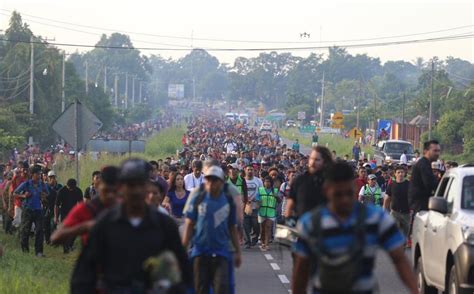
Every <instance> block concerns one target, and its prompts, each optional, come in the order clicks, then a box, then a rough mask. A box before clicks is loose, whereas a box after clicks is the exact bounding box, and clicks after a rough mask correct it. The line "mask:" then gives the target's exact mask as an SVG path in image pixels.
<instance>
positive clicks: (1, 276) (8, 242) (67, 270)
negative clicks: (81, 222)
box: [0, 231, 78, 294]
mask: <svg viewBox="0 0 474 294" xmlns="http://www.w3.org/2000/svg"><path fill="white" fill-rule="evenodd" d="M0 244H2V245H3V246H4V250H5V252H4V256H3V257H2V258H0V293H12V294H16V293H18V294H23V293H32V294H33V293H38V294H39V293H68V292H69V280H70V276H71V273H72V269H73V264H74V262H75V260H76V258H77V254H78V251H77V250H76V251H74V252H73V253H71V254H68V255H65V254H63V249H62V247H51V246H47V245H45V247H44V254H45V256H46V257H45V258H41V257H35V256H34V238H30V253H23V252H22V251H21V250H20V241H19V238H18V235H6V234H5V233H3V231H2V232H0Z"/></svg>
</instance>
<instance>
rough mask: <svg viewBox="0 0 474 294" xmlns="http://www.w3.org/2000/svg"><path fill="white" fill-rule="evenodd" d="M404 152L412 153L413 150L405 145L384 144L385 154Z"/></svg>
mask: <svg viewBox="0 0 474 294" xmlns="http://www.w3.org/2000/svg"><path fill="white" fill-rule="evenodd" d="M403 150H406V152H407V154H412V153H413V148H412V147H411V145H410V144H407V143H385V147H384V151H385V152H387V153H396V154H402V153H403Z"/></svg>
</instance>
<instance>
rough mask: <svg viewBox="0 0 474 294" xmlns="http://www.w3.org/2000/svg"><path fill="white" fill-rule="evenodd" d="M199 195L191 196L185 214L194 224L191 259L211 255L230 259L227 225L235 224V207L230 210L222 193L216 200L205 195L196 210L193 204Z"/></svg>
mask: <svg viewBox="0 0 474 294" xmlns="http://www.w3.org/2000/svg"><path fill="white" fill-rule="evenodd" d="M199 194H200V193H195V194H194V195H193V198H192V199H191V200H190V203H189V206H188V207H187V210H186V212H185V215H186V217H187V218H189V219H191V220H192V221H193V222H194V224H195V232H194V236H193V245H194V246H193V249H192V252H191V257H195V256H199V255H213V254H215V255H219V256H224V257H230V248H229V245H230V240H231V236H230V231H229V225H235V224H236V223H237V219H236V212H235V206H232V207H233V208H232V209H231V206H230V204H229V202H228V200H227V198H226V196H225V195H224V193H223V192H222V193H221V195H220V196H219V197H218V198H212V197H211V196H210V195H209V193H206V195H205V196H204V199H203V200H202V202H201V203H200V204H199V205H198V207H197V209H196V208H195V205H194V203H195V201H196V199H197V197H198V195H199ZM229 218H230V220H229Z"/></svg>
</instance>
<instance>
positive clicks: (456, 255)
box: [412, 165, 474, 293]
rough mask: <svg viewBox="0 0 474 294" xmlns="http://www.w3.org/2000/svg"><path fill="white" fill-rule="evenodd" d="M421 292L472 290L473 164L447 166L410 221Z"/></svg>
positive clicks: (473, 241) (413, 251)
mask: <svg viewBox="0 0 474 294" xmlns="http://www.w3.org/2000/svg"><path fill="white" fill-rule="evenodd" d="M412 246H413V250H412V258H413V264H414V266H415V269H416V273H417V277H418V285H419V290H420V293H438V290H441V291H443V292H444V293H474V165H467V166H461V167H458V168H454V169H451V170H449V171H448V172H447V173H446V174H445V175H444V177H443V178H442V179H441V182H440V183H439V185H438V188H437V190H436V192H435V195H434V196H433V197H431V198H430V199H429V211H421V212H419V213H418V214H417V215H416V216H415V219H414V222H413V232H412Z"/></svg>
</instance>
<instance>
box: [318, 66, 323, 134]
mask: <svg viewBox="0 0 474 294" xmlns="http://www.w3.org/2000/svg"><path fill="white" fill-rule="evenodd" d="M320 108H321V112H320V114H319V127H320V128H322V127H324V72H323V79H322V80H321V106H320Z"/></svg>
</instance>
